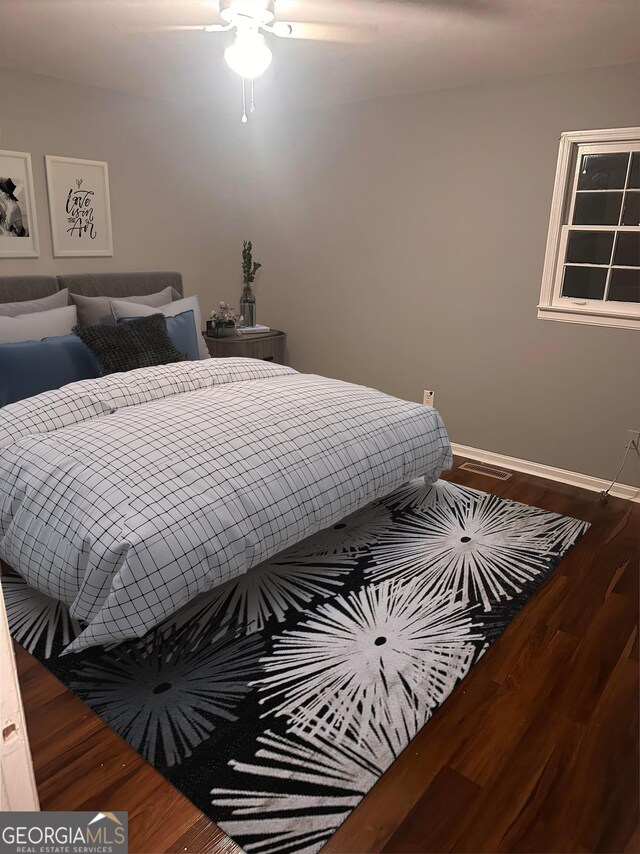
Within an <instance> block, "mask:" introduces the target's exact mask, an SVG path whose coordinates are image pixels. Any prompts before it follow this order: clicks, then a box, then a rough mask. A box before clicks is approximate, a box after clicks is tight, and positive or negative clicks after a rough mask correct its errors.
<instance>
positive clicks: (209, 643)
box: [2, 480, 589, 854]
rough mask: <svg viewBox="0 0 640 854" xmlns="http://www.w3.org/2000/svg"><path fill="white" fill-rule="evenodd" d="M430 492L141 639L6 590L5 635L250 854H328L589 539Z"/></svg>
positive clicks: (506, 509)
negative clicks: (333, 840) (81, 648)
mask: <svg viewBox="0 0 640 854" xmlns="http://www.w3.org/2000/svg"><path fill="white" fill-rule="evenodd" d="M588 527H589V526H588V524H587V523H586V522H580V521H577V520H576V519H571V518H569V517H566V516H559V515H557V514H554V513H548V512H546V511H544V510H539V509H537V508H535V507H529V506H528V505H524V504H516V503H514V502H512V501H506V500H503V499H500V498H497V497H496V496H493V495H488V494H486V493H482V492H476V491H474V490H471V489H465V488H463V487H459V486H454V485H452V484H448V483H445V482H443V481H440V482H439V483H438V484H437V485H436V487H432V488H430V489H428V488H426V487H425V486H424V482H423V481H422V480H420V481H415V482H413V483H411V484H410V485H409V486H408V487H406V488H404V489H402V490H400V491H399V492H396V493H394V494H393V495H391V496H389V497H388V498H386V499H385V500H383V501H380V502H377V503H375V504H373V505H371V506H369V507H368V508H366V509H365V510H363V511H361V512H359V513H357V514H355V515H353V516H351V517H349V518H348V519H345V520H344V521H343V522H341V523H339V524H337V525H334V526H333V528H330V529H329V530H327V531H323V532H321V533H320V534H317V535H316V536H314V537H311V538H310V539H308V540H305V541H304V542H303V543H301V544H299V545H298V546H296V547H294V548H293V549H290V550H289V551H288V552H285V553H283V554H281V555H279V556H278V557H277V558H275V559H274V560H272V561H270V562H269V563H267V564H263V565H262V566H260V567H258V568H256V569H254V570H251V571H250V572H249V573H248V574H247V575H245V576H243V577H242V578H240V579H237V580H235V581H233V582H230V583H228V584H226V585H224V586H223V587H220V588H217V589H216V590H214V591H212V592H211V593H208V594H206V595H205V596H203V597H201V598H200V599H198V600H196V601H195V602H194V603H192V604H191V605H189V606H188V608H187V609H186V610H183V611H181V612H180V613H179V614H177V615H175V616H174V617H172V618H170V619H168V620H167V621H166V622H165V623H163V624H162V625H160V626H159V627H157V628H155V629H154V630H152V631H151V632H150V633H149V634H147V635H146V636H145V637H144V638H142V639H141V640H139V641H129V642H126V643H123V644H120V645H119V646H117V647H113V648H111V649H97V648H95V649H90V650H87V651H85V652H82V653H79V654H76V655H68V656H63V657H60V652H61V651H62V649H63V648H64V646H65V645H66V644H67V643H69V641H70V640H72V639H73V638H74V637H75V635H76V634H78V633H79V631H80V630H81V627H80V626H79V625H78V624H77V623H75V622H74V621H73V620H72V619H70V617H69V615H68V613H67V612H66V610H65V608H64V607H63V606H61V605H60V604H58V603H56V602H54V601H52V600H51V599H48V598H46V597H45V596H43V595H42V594H40V593H37V592H35V591H33V590H30V589H29V588H28V587H26V585H25V584H24V582H23V581H22V580H21V579H20V578H18V577H17V576H14V575H9V576H5V577H4V578H3V579H2V583H3V588H4V594H5V599H6V605H7V612H8V616H9V623H10V627H11V632H12V635H13V637H14V638H15V639H16V640H17V641H18V642H19V643H20V644H22V646H24V647H25V648H26V649H27V650H29V651H30V652H32V653H33V654H34V655H35V656H36V657H37V658H38V659H39V660H40V661H42V662H43V663H44V664H45V665H46V666H47V667H48V668H49V670H51V672H52V673H53V674H54V675H55V676H57V677H58V679H60V680H61V681H62V682H63V683H64V684H65V685H67V686H68V687H69V688H70V689H71V690H72V691H73V692H74V693H75V694H77V695H78V696H79V697H80V698H81V699H82V700H84V702H85V703H87V705H89V706H90V707H91V708H92V709H93V710H94V711H95V712H96V714H98V715H99V716H100V717H101V718H102V720H104V721H105V722H106V723H107V724H108V725H109V726H110V727H112V728H113V729H114V730H115V731H116V732H117V733H119V734H120V735H121V736H122V738H124V739H125V740H126V741H127V742H128V743H129V744H130V745H131V746H132V747H133V748H134V749H135V750H136V751H138V752H139V753H141V754H142V755H143V756H144V757H145V758H146V759H147V760H148V761H149V762H150V763H151V764H152V765H153V766H154V767H155V768H156V769H157V770H158V771H160V772H161V773H162V774H164V775H165V776H166V777H167V778H168V779H169V780H170V781H171V783H173V785H175V786H176V787H177V788H178V789H180V791H182V792H184V794H185V795H186V796H187V797H188V798H190V799H191V800H192V801H193V802H194V803H195V804H196V805H197V806H198V807H199V808H200V809H201V810H202V811H203V812H204V813H206V814H207V815H208V816H210V817H211V818H212V819H213V820H214V821H215V822H217V823H218V824H219V825H220V827H222V828H223V830H225V831H226V832H227V833H228V834H229V835H230V836H232V837H233V838H234V839H235V840H236V841H237V842H238V844H239V845H241V846H242V848H244V849H245V850H246V851H248V852H258V854H276V852H277V854H294V852H296V854H297V853H298V852H305V854H312V852H316V851H318V849H319V848H321V846H322V845H323V843H324V842H325V841H326V840H327V839H328V838H329V837H330V836H331V834H332V833H333V832H334V831H335V830H336V828H337V827H338V826H339V825H340V824H341V823H342V822H343V821H344V819H345V818H346V817H347V816H348V815H349V813H350V812H351V811H352V810H353V809H354V807H355V806H356V805H357V804H358V802H359V801H360V800H361V799H362V797H363V796H364V795H365V793H366V792H367V791H368V790H369V789H370V788H371V786H373V784H374V783H375V782H376V780H377V779H378V778H379V777H380V776H381V775H382V774H383V773H384V771H385V770H386V769H387V768H388V767H389V766H390V765H391V763H392V762H393V761H394V759H395V758H396V757H397V756H398V755H399V754H400V753H401V751H402V750H403V749H404V748H405V747H406V746H407V744H408V743H409V742H410V741H411V739H412V738H413V737H414V736H415V735H416V733H417V732H418V730H419V729H420V728H421V727H422V726H424V724H425V723H426V722H427V720H428V719H429V718H430V716H431V715H432V714H433V713H434V711H435V710H436V709H437V708H438V706H440V705H441V703H443V702H444V700H445V699H446V698H447V696H448V695H449V694H450V693H451V691H452V690H453V689H454V687H455V686H456V685H457V684H458V682H459V681H460V680H461V679H464V677H465V676H466V674H467V673H468V672H469V669H470V668H471V667H472V666H473V664H474V663H475V662H476V661H477V660H478V658H479V657H480V656H481V655H482V653H483V652H484V650H485V649H486V648H487V647H488V646H489V645H490V644H491V643H492V642H493V641H494V640H495V639H496V638H497V637H498V635H499V634H500V633H501V632H502V630H503V629H504V628H505V627H506V626H507V625H508V623H509V622H510V620H511V619H512V618H513V617H514V616H515V614H516V613H517V612H518V611H519V610H520V608H521V607H522V606H523V605H524V604H525V602H526V601H527V599H529V597H530V596H531V595H532V594H533V593H534V592H535V591H536V589H537V588H538V587H539V586H540V585H541V584H542V582H543V581H544V580H545V578H547V576H548V575H549V573H550V572H551V571H552V570H553V569H554V567H555V566H556V565H557V564H558V562H559V561H560V560H561V559H562V557H563V556H564V555H565V554H566V553H567V551H568V550H569V549H570V548H571V546H572V545H573V544H574V543H576V541H577V540H578V539H579V538H580V537H581V536H582V534H584V532H585V531H586V530H587V528H588Z"/></svg>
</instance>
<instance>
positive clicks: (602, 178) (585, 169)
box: [578, 153, 629, 190]
mask: <svg viewBox="0 0 640 854" xmlns="http://www.w3.org/2000/svg"><path fill="white" fill-rule="evenodd" d="M628 166H629V154H628V153H625V154H583V155H582V163H581V164H580V174H579V175H578V189H579V190H621V189H622V188H623V187H624V184H625V181H626V180H627V167H628Z"/></svg>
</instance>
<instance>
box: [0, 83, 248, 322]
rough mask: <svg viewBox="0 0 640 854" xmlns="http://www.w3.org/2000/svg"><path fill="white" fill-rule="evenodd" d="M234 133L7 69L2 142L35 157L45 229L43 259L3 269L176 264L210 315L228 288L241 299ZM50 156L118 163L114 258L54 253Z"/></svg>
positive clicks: (0, 111)
mask: <svg viewBox="0 0 640 854" xmlns="http://www.w3.org/2000/svg"><path fill="white" fill-rule="evenodd" d="M234 130H235V125H234V127H229V123H228V122H227V129H226V131H225V130H224V129H223V128H221V127H220V126H219V125H218V123H217V121H216V119H215V118H212V117H207V116H206V115H204V114H203V113H202V112H198V111H196V110H194V109H193V108H188V109H187V108H184V109H183V108H182V107H180V106H179V105H173V104H169V103H165V102H161V101H153V100H150V99H145V98H136V97H132V96H129V95H122V94H119V93H117V92H110V91H108V90H105V89H97V88H94V87H88V86H80V85H76V84H73V83H68V82H65V81H62V80H54V79H52V78H49V77H41V76H38V75H33V74H24V73H19V72H13V71H8V70H6V69H0V132H1V133H0V148H2V149H9V150H14V151H28V152H30V153H31V157H32V163H33V172H34V182H35V190H36V203H37V213H38V227H39V234H40V258H38V259H34V260H31V259H24V258H18V259H6V258H4V259H3V258H0V275H9V274H15V273H24V274H26V275H28V274H33V273H52V272H53V273H59V272H74V271H76V272H85V271H90V272H94V271H104V270H150V269H151V270H153V269H156V270H157V269H161V268H171V269H176V270H180V271H182V273H183V275H184V278H185V291H186V292H187V293H199V294H201V295H202V296H203V301H202V302H203V305H202V308H203V310H204V311H207V312H208V310H210V309H211V307H212V306H213V301H214V299H215V298H216V297H217V299H222V298H223V296H224V293H225V292H227V293H228V294H229V298H230V299H234V298H235V299H236V301H237V299H238V295H239V293H240V290H241V286H242V285H241V281H242V278H241V267H240V251H241V248H242V238H243V235H242V232H241V229H240V218H239V211H240V207H239V204H238V198H239V196H242V195H243V193H242V180H243V173H242V172H240V173H237V174H236V173H234V172H233V169H231V168H230V164H229V160H230V158H229V154H228V151H229V146H228V145H227V142H228V140H229V139H230V135H231V134H232V133H233V132H234ZM45 154H57V155H62V156H64V157H79V158H84V159H88V160H106V161H107V162H108V164H109V182H110V191H111V210H112V221H113V237H114V255H113V258H53V255H52V250H51V231H50V226H49V216H48V206H47V190H46V183H45V171H44V155H45ZM234 162H235V161H234Z"/></svg>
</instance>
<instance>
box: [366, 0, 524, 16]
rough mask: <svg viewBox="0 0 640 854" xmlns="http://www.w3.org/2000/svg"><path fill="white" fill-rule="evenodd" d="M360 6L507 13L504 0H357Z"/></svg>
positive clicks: (467, 12)
mask: <svg viewBox="0 0 640 854" xmlns="http://www.w3.org/2000/svg"><path fill="white" fill-rule="evenodd" d="M357 2H359V3H360V4H361V5H362V6H366V5H367V4H370V5H371V6H372V7H373V6H377V7H380V6H381V5H383V4H384V5H385V6H389V7H393V8H394V9H395V10H398V11H399V12H402V9H401V7H403V6H404V7H405V9H406V10H407V11H409V10H413V11H414V12H415V11H416V10H420V11H422V12H429V11H430V10H431V11H434V12H448V13H451V14H453V15H455V14H458V15H459V14H463V15H482V17H485V18H486V17H494V16H495V15H503V14H505V13H507V11H508V10H507V5H506V2H505V0H357Z"/></svg>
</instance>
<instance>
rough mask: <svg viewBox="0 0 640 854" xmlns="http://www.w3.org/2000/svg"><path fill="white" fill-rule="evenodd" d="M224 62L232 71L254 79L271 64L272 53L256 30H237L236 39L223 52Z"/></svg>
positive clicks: (247, 78) (248, 78)
mask: <svg viewBox="0 0 640 854" xmlns="http://www.w3.org/2000/svg"><path fill="white" fill-rule="evenodd" d="M224 58H225V62H226V63H227V65H228V66H229V68H230V69H231V70H232V71H235V72H236V74H239V75H240V77H243V78H245V79H246V80H255V78H256V77H260V75H261V74H264V72H265V71H266V70H267V68H268V67H269V66H270V65H271V60H272V59H273V54H272V53H271V50H270V49H269V46H268V45H267V43H266V42H265V40H264V36H263V35H262V34H261V33H259V32H258V31H257V30H253V29H247V30H238V33H237V35H236V40H235V41H234V43H233V44H232V45H229V47H228V48H227V49H226V50H225V52H224Z"/></svg>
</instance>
